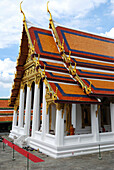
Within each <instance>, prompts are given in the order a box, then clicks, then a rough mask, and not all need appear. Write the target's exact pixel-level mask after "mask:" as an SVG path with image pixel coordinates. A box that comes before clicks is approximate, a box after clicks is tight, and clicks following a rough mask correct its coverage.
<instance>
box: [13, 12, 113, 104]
mask: <svg viewBox="0 0 114 170" xmlns="http://www.w3.org/2000/svg"><path fill="white" fill-rule="evenodd" d="M48 12H49V13H50V11H49V10H48ZM24 22H25V20H24ZM50 28H51V29H52V31H51V30H46V29H41V28H36V27H31V28H29V29H28V30H27V28H26V22H25V24H24V27H23V34H22V41H21V49H20V55H19V58H18V66H17V75H16V77H15V79H14V81H15V82H18V85H17V89H16V85H15V86H14V88H13V90H12V95H11V99H10V105H12V106H13V105H14V103H15V98H16V96H17V95H18V92H19V86H20V82H21V79H22V76H23V73H24V67H23V65H24V64H25V61H26V59H27V54H28V49H29V48H30V47H29V46H28V42H29V41H31V44H32V48H33V47H34V50H33V51H32V52H31V56H32V59H33V58H34V57H35V59H36V60H37V61H38V63H39V65H38V66H39V67H40V69H41V70H42V72H43V71H44V67H45V79H46V80H47V82H48V86H50V87H51V89H52V90H53V92H54V93H56V95H57V98H56V100H55V102H62V103H65V102H67V103H77V102H78V103H100V100H99V98H100V97H101V96H102V97H104V96H105V97H111V100H112V98H113V97H114V40H113V39H109V38H104V37H101V36H97V35H93V34H88V33H85V32H81V31H76V30H72V29H68V28H64V27H60V26H57V27H55V26H54V23H53V20H52V16H51V13H50ZM29 45H30V43H29ZM38 56H40V59H39V57H38ZM32 59H31V60H32ZM33 62H34V60H33ZM19 76H20V77H19ZM17 79H18V81H16V80H17Z"/></svg>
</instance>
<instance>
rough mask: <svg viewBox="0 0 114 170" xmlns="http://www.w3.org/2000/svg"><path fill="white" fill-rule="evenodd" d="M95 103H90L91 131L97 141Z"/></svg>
mask: <svg viewBox="0 0 114 170" xmlns="http://www.w3.org/2000/svg"><path fill="white" fill-rule="evenodd" d="M96 111H97V105H94V104H91V131H92V134H93V135H94V140H95V141H99V124H98V115H96Z"/></svg>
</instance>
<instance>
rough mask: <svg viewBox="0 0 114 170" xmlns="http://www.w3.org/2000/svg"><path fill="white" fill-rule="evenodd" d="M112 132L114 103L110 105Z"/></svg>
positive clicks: (113, 129) (113, 126)
mask: <svg viewBox="0 0 114 170" xmlns="http://www.w3.org/2000/svg"><path fill="white" fill-rule="evenodd" d="M110 113H111V131H112V132H114V103H110Z"/></svg>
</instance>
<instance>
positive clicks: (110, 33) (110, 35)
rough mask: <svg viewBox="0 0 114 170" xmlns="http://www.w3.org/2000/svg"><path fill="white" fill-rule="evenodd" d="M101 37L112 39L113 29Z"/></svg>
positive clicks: (113, 36) (113, 35)
mask: <svg viewBox="0 0 114 170" xmlns="http://www.w3.org/2000/svg"><path fill="white" fill-rule="evenodd" d="M101 35H102V36H105V37H109V38H114V27H113V28H111V30H110V31H109V32H105V33H101Z"/></svg>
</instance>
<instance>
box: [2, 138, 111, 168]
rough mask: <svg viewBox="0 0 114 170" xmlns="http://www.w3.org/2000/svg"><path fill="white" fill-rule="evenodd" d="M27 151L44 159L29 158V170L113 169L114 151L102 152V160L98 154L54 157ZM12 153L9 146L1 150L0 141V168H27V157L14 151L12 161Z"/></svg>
mask: <svg viewBox="0 0 114 170" xmlns="http://www.w3.org/2000/svg"><path fill="white" fill-rule="evenodd" d="M5 138H6V139H8V138H7V137H6V136H5ZM29 152H30V153H32V154H34V155H36V156H38V157H40V158H41V159H43V160H44V162H40V163H33V162H32V161H30V160H29V166H28V169H29V170H34V169H38V170H73V169H76V170H114V151H110V152H102V153H101V156H102V160H99V159H98V154H89V155H83V156H75V157H69V158H61V159H54V158H51V157H49V156H47V155H45V154H42V153H39V152H38V151H29ZM12 153H13V152H12V148H10V147H9V146H5V151H3V143H2V142H0V170H27V158H26V157H24V156H23V155H21V154H20V153H18V152H16V151H15V152H14V157H15V160H14V161H12V155H13V154H12Z"/></svg>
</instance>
